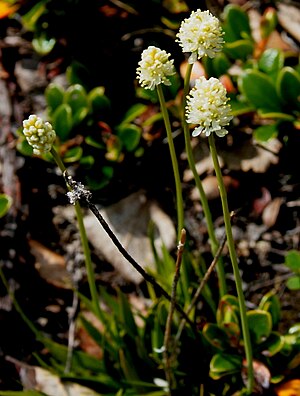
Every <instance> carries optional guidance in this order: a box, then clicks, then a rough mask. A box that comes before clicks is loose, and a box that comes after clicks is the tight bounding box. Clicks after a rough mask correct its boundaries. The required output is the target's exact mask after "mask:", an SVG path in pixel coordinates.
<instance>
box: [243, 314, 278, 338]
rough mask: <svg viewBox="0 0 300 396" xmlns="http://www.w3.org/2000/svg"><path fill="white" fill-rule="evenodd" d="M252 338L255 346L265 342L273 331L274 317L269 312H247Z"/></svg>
mask: <svg viewBox="0 0 300 396" xmlns="http://www.w3.org/2000/svg"><path fill="white" fill-rule="evenodd" d="M247 318H248V326H249V331H250V336H251V339H252V342H253V343H254V344H260V343H262V342H263V341H265V340H266V339H267V338H268V337H269V335H270V334H271V331H272V317H271V314H270V313H269V312H266V311H263V310H258V309H256V310H252V311H248V312H247Z"/></svg>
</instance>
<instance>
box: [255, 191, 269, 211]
mask: <svg viewBox="0 0 300 396" xmlns="http://www.w3.org/2000/svg"><path fill="white" fill-rule="evenodd" d="M261 192H262V195H261V197H259V198H256V199H255V200H254V201H253V210H254V213H255V214H256V215H260V214H261V213H262V211H263V210H264V209H265V207H266V206H267V205H268V204H269V203H270V201H271V199H272V197H271V194H270V191H269V190H268V189H267V188H265V187H262V188H261Z"/></svg>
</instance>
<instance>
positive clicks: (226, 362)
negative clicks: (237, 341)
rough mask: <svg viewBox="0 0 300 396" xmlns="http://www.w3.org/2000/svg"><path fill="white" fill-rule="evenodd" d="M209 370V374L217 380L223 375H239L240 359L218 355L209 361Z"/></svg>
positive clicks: (238, 357)
mask: <svg viewBox="0 0 300 396" xmlns="http://www.w3.org/2000/svg"><path fill="white" fill-rule="evenodd" d="M209 368H210V370H209V374H210V376H211V377H212V378H213V379H219V378H221V377H223V376H224V375H229V374H234V373H240V372H241V369H242V358H241V357H240V356H235V355H229V354H226V353H222V354H221V353H218V354H216V355H214V356H213V358H212V359H211V362H210V365H209Z"/></svg>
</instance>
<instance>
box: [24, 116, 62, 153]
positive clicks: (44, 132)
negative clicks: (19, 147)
mask: <svg viewBox="0 0 300 396" xmlns="http://www.w3.org/2000/svg"><path fill="white" fill-rule="evenodd" d="M23 133H24V136H25V137H26V139H27V141H28V143H29V144H30V146H32V147H33V153H34V154H37V155H41V154H43V153H47V152H48V151H50V150H51V148H52V145H53V143H54V140H55V138H56V133H55V131H54V129H53V128H52V125H51V124H50V123H49V122H44V121H43V120H42V119H41V118H40V117H38V116H36V115H35V114H33V115H31V116H29V118H28V120H24V121H23Z"/></svg>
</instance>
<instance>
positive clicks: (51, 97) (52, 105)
mask: <svg viewBox="0 0 300 396" xmlns="http://www.w3.org/2000/svg"><path fill="white" fill-rule="evenodd" d="M45 96H46V101H47V104H48V107H49V109H48V110H49V112H50V113H53V112H54V111H55V110H56V109H57V108H58V106H60V105H61V104H62V103H63V100H64V90H63V88H62V87H60V86H59V85H57V84H54V83H50V84H49V85H48V87H47V88H46V91H45Z"/></svg>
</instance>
